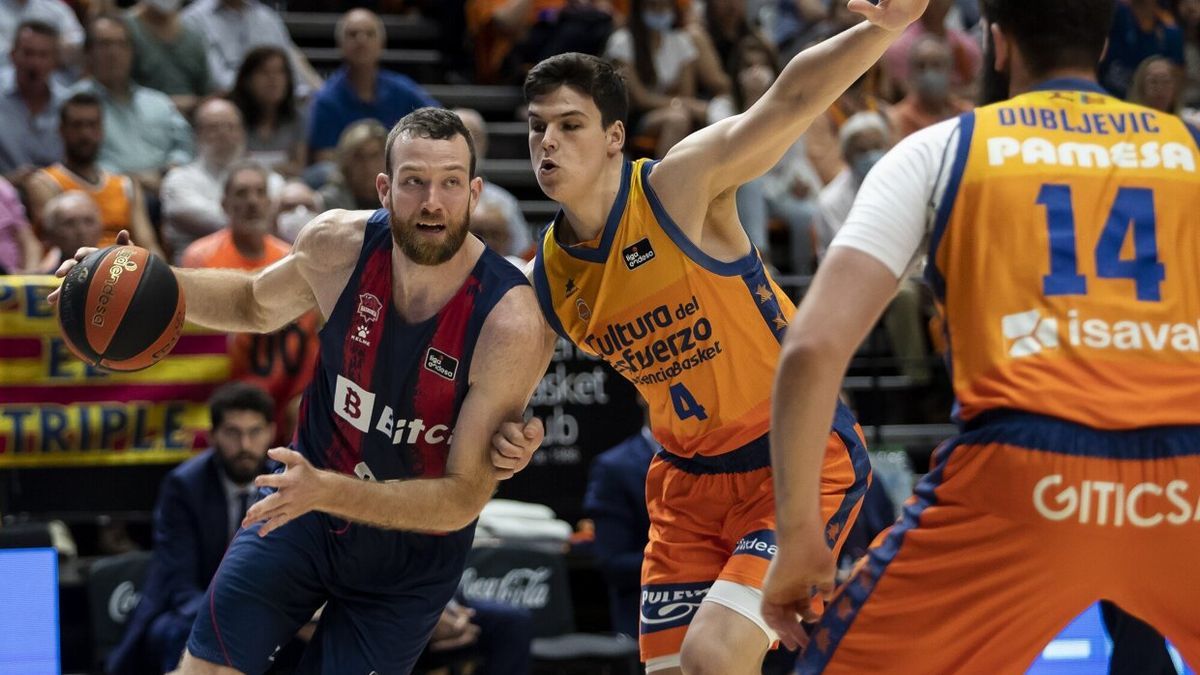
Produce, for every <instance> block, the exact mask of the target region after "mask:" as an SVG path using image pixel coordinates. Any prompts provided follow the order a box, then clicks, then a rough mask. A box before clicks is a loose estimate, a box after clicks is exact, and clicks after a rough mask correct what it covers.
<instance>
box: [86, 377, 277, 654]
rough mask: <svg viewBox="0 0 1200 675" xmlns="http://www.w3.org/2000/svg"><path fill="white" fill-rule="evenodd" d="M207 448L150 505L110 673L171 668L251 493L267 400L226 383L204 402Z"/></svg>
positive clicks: (271, 409) (266, 441) (260, 460)
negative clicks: (139, 579)
mask: <svg viewBox="0 0 1200 675" xmlns="http://www.w3.org/2000/svg"><path fill="white" fill-rule="evenodd" d="M209 408H210V411H211V413H212V432H211V434H210V439H209V440H210V441H211V443H212V447H211V448H209V449H208V450H205V451H204V452H202V453H200V454H199V455H197V456H195V457H193V458H192V459H189V460H188V461H186V462H184V463H182V464H180V465H179V466H178V467H176V468H175V469H174V470H173V471H171V473H169V474H168V475H167V477H166V479H165V480H164V481H163V484H162V486H161V488H160V489H159V495H158V503H157V505H156V506H155V509H154V558H153V561H152V562H151V564H150V569H149V572H148V573H147V574H148V576H147V580H146V584H145V590H144V592H143V594H142V599H141V601H140V602H139V603H138V606H137V609H136V610H134V613H133V616H132V617H130V620H129V625H128V626H127V628H126V630H125V635H124V636H123V638H122V640H121V643H120V644H119V645H117V647H116V648H115V649H114V650H113V652H112V653H111V654H110V656H109V658H108V662H107V664H106V665H107V670H108V672H109V673H111V674H112V675H135V674H138V675H140V674H141V673H155V674H156V675H157V674H158V673H163V672H168V671H170V670H173V669H174V668H175V666H176V665H177V664H178V663H179V657H180V655H182V654H183V648H184V645H185V643H186V642H187V637H188V633H189V632H190V630H191V628H192V621H193V620H194V619H195V618H196V612H197V610H198V609H199V607H200V604H201V603H202V602H204V593H205V590H206V589H207V588H208V584H209V581H211V580H212V577H213V575H214V574H216V571H217V566H218V565H219V564H220V563H221V557H222V556H223V555H224V554H225V548H226V547H227V546H228V544H229V540H230V539H232V538H233V535H234V533H235V532H237V528H238V526H239V525H240V523H241V520H242V517H243V516H244V515H245V512H246V508H247V507H248V506H249V503H250V501H251V499H252V497H251V495H252V494H254V477H255V476H257V475H258V474H259V473H262V472H263V470H264V467H265V463H266V459H267V449H268V448H270V446H271V441H272V440H273V439H274V438H275V423H274V419H273V417H274V414H275V404H274V402H273V401H272V400H271V397H270V396H269V395H268V394H267V393H266V392H264V391H262V390H261V389H259V388H257V387H255V386H253V385H250V384H245V383H241V382H231V383H229V384H227V385H224V386H222V387H221V388H220V389H218V390H217V391H216V392H215V393H214V394H213V396H212V399H211V400H210V401H209Z"/></svg>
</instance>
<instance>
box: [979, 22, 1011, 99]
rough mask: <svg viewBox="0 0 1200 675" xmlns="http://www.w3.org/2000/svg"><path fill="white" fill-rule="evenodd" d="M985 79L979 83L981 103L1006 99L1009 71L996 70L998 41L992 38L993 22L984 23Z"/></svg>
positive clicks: (1007, 95) (1007, 96) (1008, 95)
mask: <svg viewBox="0 0 1200 675" xmlns="http://www.w3.org/2000/svg"><path fill="white" fill-rule="evenodd" d="M983 30H984V38H983V42H984V45H983V80H982V81H981V82H980V83H979V105H991V104H992V103H999V102H1000V101H1006V100H1008V98H1009V97H1010V94H1009V77H1008V73H1002V72H1000V71H998V70H996V42H995V40H993V39H992V34H991V32H990V31H991V24H990V23H987V22H985V23H984V24H983Z"/></svg>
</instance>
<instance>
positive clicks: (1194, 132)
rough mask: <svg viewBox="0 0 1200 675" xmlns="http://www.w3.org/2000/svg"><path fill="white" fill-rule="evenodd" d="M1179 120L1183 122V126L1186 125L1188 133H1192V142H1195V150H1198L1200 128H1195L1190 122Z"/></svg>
mask: <svg viewBox="0 0 1200 675" xmlns="http://www.w3.org/2000/svg"><path fill="white" fill-rule="evenodd" d="M1180 122H1183V126H1184V127H1186V128H1187V130H1188V133H1189V134H1191V135H1192V142H1193V143H1195V144H1196V152H1200V129H1197V128H1196V127H1194V126H1192V124H1191V123H1190V122H1186V121H1184V120H1182V119H1181V120H1180Z"/></svg>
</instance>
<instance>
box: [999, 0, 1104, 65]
mask: <svg viewBox="0 0 1200 675" xmlns="http://www.w3.org/2000/svg"><path fill="white" fill-rule="evenodd" d="M980 6H981V8H982V10H983V16H984V18H985V19H987V20H988V21H989V22H991V23H994V24H996V25H998V26H1000V28H1001V30H1003V31H1004V32H1005V33H1006V34H1007V35H1008V36H1009V37H1010V38H1012V41H1013V42H1014V43H1015V44H1016V47H1017V48H1018V49H1020V50H1021V56H1022V57H1023V58H1024V60H1025V64H1026V66H1027V67H1028V68H1029V71H1030V75H1033V76H1034V77H1040V76H1042V75H1045V74H1046V73H1048V72H1050V71H1052V70H1056V69H1059V68H1080V69H1085V70H1090V69H1094V68H1096V65H1097V64H1098V63H1099V62H1100V55H1101V54H1103V53H1104V43H1105V41H1106V40H1107V39H1108V33H1109V30H1110V29H1111V28H1112V20H1113V13H1114V12H1115V11H1116V6H1115V2H1114V0H1050V1H1043V2H1029V1H1028V0H982V1H981V3H980Z"/></svg>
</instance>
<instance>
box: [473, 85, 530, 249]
mask: <svg viewBox="0 0 1200 675" xmlns="http://www.w3.org/2000/svg"><path fill="white" fill-rule="evenodd" d="M454 112H455V113H457V114H458V117H459V119H461V120H462V121H463V124H464V125H466V127H467V130H468V131H470V132H471V140H472V141H473V142H474V144H475V157H476V161H478V162H479V163H480V166H481V167H482V168H481V171H480V173H481V174H482V175H483V178H484V180H483V190H482V191H480V193H479V204H478V205H477V206H476V208H475V214H474V215H473V216H472V217H473V218H474V217H480V215H481V212H482V215H483V216H484V217H487V218H493V219H499V221H500V222H501V223H502V224H503V225H504V227H505V229H506V232H505V233H504V235H503V239H504V242H505V244H504V247H503V248H495V247H493V248H494V250H495V251H496V252H497V253H499V254H500V255H504V256H520V255H522V254H523V253H524V252H525V251H526V250H527V249H528V248H529V247H530V246H532V245H533V237H532V236H530V232H529V223H527V222H525V215H524V214H522V213H521V205H520V203H519V202H518V201H517V198H516V197H514V196H513V195H512V193H511V192H509V191H508V190H505V189H504V188H502V187H500V186H499V185H496V184H495V183H493V182H492V181H490V180H487V167H486V166H484V165H483V162H484V160H485V159H486V158H487V151H488V131H487V124H486V123H485V122H484V121H483V116H482V115H480V114H479V113H478V112H477V111H475V110H471V109H470V108H457V109H455V111H454ZM472 230H474V228H472ZM481 238H482V237H481ZM498 240H499V233H497V237H494V238H493V241H498ZM484 242H485V243H489V242H487V240H486V239H485V240H484ZM489 245H490V244H489Z"/></svg>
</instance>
